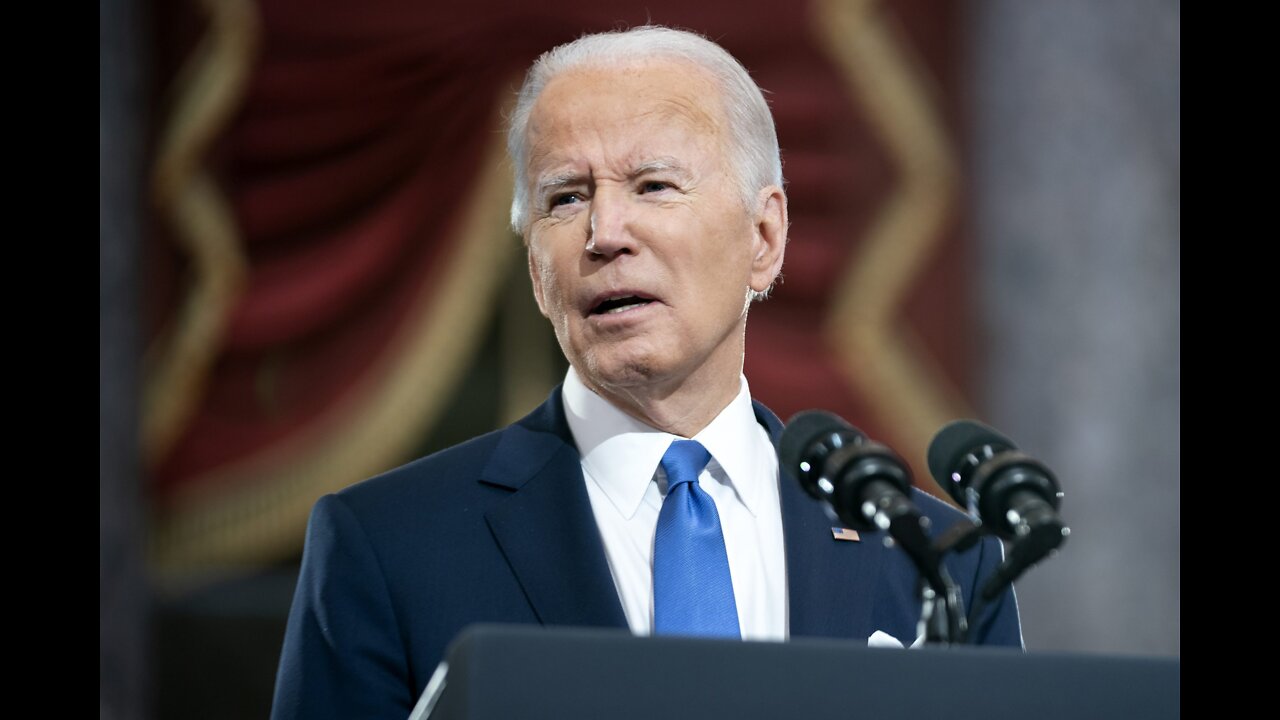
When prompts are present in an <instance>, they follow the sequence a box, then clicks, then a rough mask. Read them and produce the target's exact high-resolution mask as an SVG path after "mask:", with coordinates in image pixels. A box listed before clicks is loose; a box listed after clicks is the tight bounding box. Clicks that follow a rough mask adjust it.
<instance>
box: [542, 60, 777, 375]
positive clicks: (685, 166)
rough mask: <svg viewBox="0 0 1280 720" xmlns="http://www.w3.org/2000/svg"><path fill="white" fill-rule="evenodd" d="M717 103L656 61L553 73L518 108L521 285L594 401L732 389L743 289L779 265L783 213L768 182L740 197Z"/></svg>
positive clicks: (672, 66) (699, 79) (705, 81)
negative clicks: (708, 386)
mask: <svg viewBox="0 0 1280 720" xmlns="http://www.w3.org/2000/svg"><path fill="white" fill-rule="evenodd" d="M720 102H721V101H720V95H719V92H718V90H717V89H716V87H715V85H714V84H713V82H712V81H711V80H710V79H709V77H708V76H707V75H706V74H705V73H704V72H703V71H701V70H699V69H697V68H696V67H695V66H692V65H689V64H687V63H683V62H675V61H659V62H654V63H651V64H646V65H643V66H641V67H638V68H634V67H633V68H625V69H580V70H574V71H570V72H567V73H564V74H562V75H560V76H559V77H557V78H556V79H555V80H553V81H552V82H551V83H550V84H548V85H547V87H546V88H545V89H544V91H543V93H542V95H541V97H540V98H539V100H538V102H537V104H536V105H535V106H534V109H533V112H532V114H531V116H530V122H529V130H528V144H527V147H528V148H529V150H528V153H529V157H528V163H527V167H528V171H527V176H526V177H525V179H524V181H525V182H527V183H528V188H529V197H530V208H529V210H530V211H529V217H530V224H529V226H528V227H527V228H526V230H525V238H526V240H527V242H528V245H529V271H530V274H531V275H532V278H533V288H534V294H535V296H536V297H537V301H538V306H539V308H541V310H542V313H543V314H544V315H546V316H547V317H548V318H549V319H550V320H551V323H552V325H553V326H554V327H555V331H556V337H557V338H558V340H559V342H560V347H561V348H562V349H563V351H564V353H565V356H566V357H567V358H568V359H569V361H570V362H571V363H572V364H573V366H574V367H575V368H576V369H577V370H578V373H579V374H580V375H581V376H582V378H583V380H584V382H585V383H586V384H587V385H588V387H591V388H592V389H593V390H595V391H596V392H598V393H601V394H602V395H604V396H605V397H609V398H616V397H618V396H619V395H629V394H632V393H636V392H652V391H658V392H663V391H671V392H674V391H676V390H679V389H681V388H685V387H686V384H687V383H703V382H712V383H720V384H724V383H725V382H731V383H732V386H733V388H734V390H735V392H736V387H737V377H738V374H739V373H740V372H741V369H742V354H743V338H744V332H745V327H746V307H747V297H748V289H755V290H757V291H763V290H765V289H766V288H767V287H768V286H769V284H770V283H771V282H772V281H773V279H774V277H776V275H777V272H778V270H779V268H780V267H781V265H782V246H783V245H784V244H785V241H786V229H785V228H786V209H785V199H784V198H783V195H782V192H781V190H780V189H778V188H769V189H766V190H764V191H761V193H760V194H759V195H758V196H757V197H756V198H755V201H754V202H752V203H751V205H753V207H745V206H744V202H743V198H742V195H741V191H740V190H739V184H738V182H737V176H736V175H735V174H734V168H733V167H732V166H731V165H730V161H729V158H728V156H727V153H726V152H725V148H726V142H725V132H726V131H725V127H724V125H725V123H724V119H723V116H722V112H721V110H720ZM726 378H727V380H726ZM695 387H696V386H695Z"/></svg>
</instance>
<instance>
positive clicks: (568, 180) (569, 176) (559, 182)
mask: <svg viewBox="0 0 1280 720" xmlns="http://www.w3.org/2000/svg"><path fill="white" fill-rule="evenodd" d="M654 172H674V173H678V174H680V175H681V176H685V175H687V174H688V169H687V167H686V166H685V164H684V163H682V162H680V161H679V160H677V159H676V158H673V157H659V158H654V159H652V160H646V161H645V162H642V163H640V164H639V165H636V166H635V167H634V168H632V170H631V172H629V173H627V178H628V179H629V180H634V179H636V178H638V177H640V176H641V175H646V174H648V173H654ZM585 184H587V178H586V176H585V175H583V174H582V173H579V172H574V171H567V172H561V173H555V174H553V175H548V176H546V177H544V178H542V179H541V180H539V181H538V185H537V187H536V188H535V195H534V197H537V198H543V197H546V196H547V195H548V194H551V193H554V192H556V191H558V190H561V189H563V188H566V187H572V186H575V185H585Z"/></svg>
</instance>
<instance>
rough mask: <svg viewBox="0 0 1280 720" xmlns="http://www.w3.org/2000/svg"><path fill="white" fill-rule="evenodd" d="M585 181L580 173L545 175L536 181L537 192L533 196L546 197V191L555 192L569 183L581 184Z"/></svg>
mask: <svg viewBox="0 0 1280 720" xmlns="http://www.w3.org/2000/svg"><path fill="white" fill-rule="evenodd" d="M585 182H586V180H585V179H584V178H583V176H582V174H581V173H576V172H563V173H556V174H555V175H551V176H550V177H545V178H543V179H542V180H539V181H538V187H537V194H535V195H534V197H539V198H541V197H546V196H547V194H548V193H551V192H555V191H556V190H559V189H561V188H564V187H568V186H570V185H581V184H584V183H585Z"/></svg>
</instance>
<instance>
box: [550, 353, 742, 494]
mask: <svg viewBox="0 0 1280 720" xmlns="http://www.w3.org/2000/svg"><path fill="white" fill-rule="evenodd" d="M740 377H741V387H740V389H739V390H738V394H737V396H736V397H734V399H733V400H732V401H730V402H729V404H728V405H727V406H726V407H725V408H724V409H723V410H721V411H720V414H719V415H717V416H716V417H715V419H714V420H712V421H711V423H710V424H708V425H707V426H706V427H705V428H703V429H702V432H699V433H698V434H697V435H695V436H694V437H693V439H694V440H697V441H698V442H700V443H702V446H703V447H705V448H706V449H707V452H709V453H711V457H712V460H711V464H710V465H709V466H708V467H710V468H711V471H712V474H713V475H714V476H716V477H717V479H720V480H722V481H724V480H727V481H728V485H729V486H730V487H732V488H733V490H734V491H735V492H736V493H737V495H738V497H739V498H740V499H741V500H742V503H743V504H744V505H745V506H746V507H747V510H748V511H750V512H751V514H752V515H756V514H757V509H758V508H759V503H760V502H761V501H762V500H761V498H760V493H761V492H762V491H763V488H762V487H761V486H760V482H759V479H758V473H755V472H752V471H751V469H752V463H753V459H754V458H755V457H756V454H755V453H754V452H752V448H753V443H754V442H756V441H757V440H758V438H759V437H760V436H761V435H762V432H763V429H762V428H761V427H760V425H759V424H758V423H757V422H756V417H755V409H754V408H753V407H752V405H751V389H750V387H748V385H747V378H746V377H744V376H740ZM561 397H562V398H563V402H564V411H565V418H566V420H567V421H568V423H569V430H570V432H572V433H573V439H574V442H575V443H576V444H577V446H578V455H579V456H580V457H581V459H582V467H583V469H584V470H586V471H587V475H588V477H590V478H591V479H593V480H594V481H595V482H596V483H597V484H598V485H599V487H600V489H601V490H602V491H603V492H604V494H605V495H606V496H607V497H608V498H609V501H610V502H612V503H613V504H614V506H615V507H616V508H617V509H618V512H619V513H621V514H622V515H623V516H624V517H627V518H630V517H632V516H633V515H634V514H635V512H636V510H637V509H638V508H639V507H640V502H641V500H643V499H644V494H645V490H646V489H647V488H648V486H649V482H650V481H651V480H652V479H653V475H654V471H655V470H656V469H657V467H658V464H659V462H661V460H662V455H663V454H664V453H665V452H666V451H667V447H668V446H669V445H671V441H672V440H675V439H677V437H678V436H676V435H672V434H671V433H668V432H663V431H661V430H658V429H656V428H654V427H651V426H649V425H647V424H645V423H643V422H641V421H639V420H637V419H635V418H633V417H631V416H630V415H628V414H626V413H625V412H623V411H621V410H619V409H618V408H616V407H614V406H613V405H612V404H610V403H609V402H608V401H607V400H605V399H604V398H602V397H600V396H599V395H597V394H595V393H594V392H592V391H591V389H590V388H588V387H587V386H586V385H585V384H583V382H582V379H581V378H580V377H578V373H577V371H576V370H574V369H573V367H572V366H570V368H569V371H568V372H567V373H566V374H565V379H564V389H563V391H562V395H561ZM717 466H718V467H719V469H720V470H721V471H722V473H723V474H722V475H720V474H717V473H716V469H717Z"/></svg>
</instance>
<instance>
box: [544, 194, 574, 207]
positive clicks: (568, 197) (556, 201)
mask: <svg viewBox="0 0 1280 720" xmlns="http://www.w3.org/2000/svg"><path fill="white" fill-rule="evenodd" d="M579 200H581V198H579V197H578V194H577V193H564V194H562V195H556V196H554V197H552V198H551V207H561V206H564V205H573V204H575V203H577V202H578V201H579Z"/></svg>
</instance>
